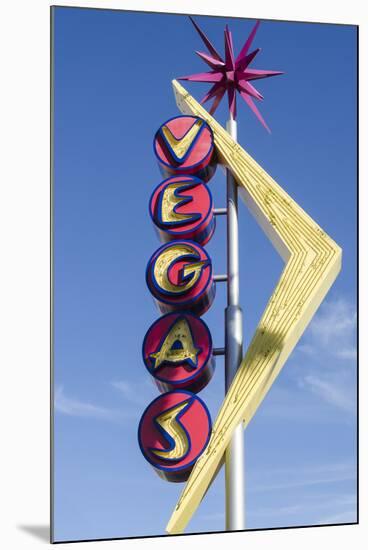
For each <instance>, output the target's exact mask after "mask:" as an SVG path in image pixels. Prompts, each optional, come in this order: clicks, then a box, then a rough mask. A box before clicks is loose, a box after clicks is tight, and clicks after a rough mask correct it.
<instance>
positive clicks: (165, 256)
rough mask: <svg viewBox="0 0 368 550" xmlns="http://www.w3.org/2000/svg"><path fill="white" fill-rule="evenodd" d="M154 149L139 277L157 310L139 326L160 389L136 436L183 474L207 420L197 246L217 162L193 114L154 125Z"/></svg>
mask: <svg viewBox="0 0 368 550" xmlns="http://www.w3.org/2000/svg"><path fill="white" fill-rule="evenodd" d="M154 152H155V155H156V158H157V161H158V164H159V168H160V170H161V173H162V175H163V176H164V177H165V180H164V181H162V182H161V183H160V184H159V185H158V186H157V187H156V188H155V189H154V191H153V193H152V195H151V198H150V201H149V212H150V216H151V219H152V221H153V223H154V226H155V228H156V230H157V234H158V236H159V238H160V240H161V241H163V242H164V244H163V245H162V246H161V247H159V248H158V249H157V250H156V251H155V252H154V253H153V255H152V256H151V258H150V260H149V261H148V264H147V269H146V282H147V286H148V288H149V290H150V292H151V294H152V296H153V297H154V300H155V302H156V305H157V307H158V309H159V311H160V312H161V313H162V314H163V316H162V317H161V318H160V319H158V320H157V321H155V322H154V323H153V325H152V326H151V327H150V328H149V329H148V331H147V333H146V336H145V338H144V341H143V361H144V364H145V366H146V368H147V370H148V372H149V374H150V376H152V378H153V379H154V381H155V383H156V385H157V388H158V390H159V391H160V392H162V395H161V396H159V397H158V398H157V399H155V400H154V401H153V402H152V403H151V404H150V405H149V406H148V407H147V409H146V410H145V412H144V413H143V416H142V419H141V422H140V425H139V429H138V437H139V444H140V447H141V450H142V453H143V455H144V457H145V458H146V459H147V461H148V462H149V463H150V464H151V465H152V466H153V467H154V468H155V470H156V471H157V473H158V474H159V475H160V476H161V477H163V478H165V479H167V480H168V481H186V480H187V479H188V477H189V474H190V472H191V470H192V468H193V465H194V464H195V462H196V460H197V459H198V457H199V456H200V455H201V454H202V453H203V451H204V450H205V448H206V445H207V443H208V441H209V437H210V433H211V426H212V423H211V418H210V414H209V411H208V409H207V407H206V405H205V403H204V402H203V401H202V400H201V399H200V398H199V397H198V396H197V393H198V392H200V391H201V390H202V389H203V388H204V387H205V386H206V385H207V384H208V383H209V381H210V380H211V378H212V375H213V373H214V369H215V358H214V350H213V346H212V338H211V334H210V331H209V329H208V327H207V325H206V323H205V322H204V321H203V320H202V319H201V315H203V314H204V313H205V312H206V311H207V310H208V309H209V307H210V306H211V304H212V303H213V300H214V297H215V281H214V276H213V270H212V261H211V258H210V257H209V255H208V253H207V252H206V250H205V248H204V245H205V244H206V243H207V242H208V241H209V240H210V239H211V237H212V235H213V234H214V230H215V217H214V208H213V200H212V195H211V192H210V190H209V188H208V187H207V182H208V181H209V180H210V179H211V177H212V176H213V174H214V172H215V169H216V155H215V148H214V142H213V134H212V131H211V129H210V127H209V126H208V124H206V122H205V121H204V120H203V119H200V118H199V117H193V116H178V117H174V118H172V119H170V120H168V121H167V122H165V123H164V124H162V125H161V127H160V128H159V129H158V131H157V132H156V135H155V138H154Z"/></svg>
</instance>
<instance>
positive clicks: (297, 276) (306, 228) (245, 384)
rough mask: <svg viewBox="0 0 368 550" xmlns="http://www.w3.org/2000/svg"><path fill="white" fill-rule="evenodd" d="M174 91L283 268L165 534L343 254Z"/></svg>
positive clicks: (195, 499)
mask: <svg viewBox="0 0 368 550" xmlns="http://www.w3.org/2000/svg"><path fill="white" fill-rule="evenodd" d="M173 87H174V93H175V96H176V102H177V105H178V107H179V109H180V110H181V111H182V112H183V113H184V114H190V115H195V116H199V117H201V118H203V119H204V120H205V121H206V122H207V123H208V124H209V125H210V127H211V128H212V130H213V134H214V139H215V145H216V149H217V154H218V157H219V159H220V162H221V163H222V164H224V165H226V166H227V167H229V169H230V170H231V172H232V173H233V175H234V178H235V180H236V182H237V184H238V186H239V191H240V195H241V197H242V199H243V200H244V202H245V204H246V205H247V207H248V208H249V210H250V211H251V212H252V214H253V215H254V217H255V219H256V221H257V222H258V224H259V225H260V226H261V227H262V229H263V230H264V232H265V233H266V235H267V237H268V238H269V239H270V240H271V242H272V244H273V245H274V246H275V248H276V249H277V251H278V252H279V254H280V255H281V257H282V258H283V260H284V261H285V264H286V265H285V268H284V270H283V272H282V274H281V277H280V279H279V281H278V283H277V286H276V288H275V290H274V292H273V294H272V295H271V297H270V300H269V302H268V304H267V307H266V309H265V311H264V313H263V315H262V318H261V320H260V323H259V325H258V327H257V329H256V331H255V334H254V336H253V338H252V341H251V343H250V345H249V347H248V350H247V352H246V354H245V356H244V358H243V361H242V363H241V365H240V367H239V369H238V371H237V374H236V376H235V378H234V380H233V382H232V384H231V386H230V388H229V391H228V393H227V394H226V397H225V399H224V401H223V403H222V406H221V409H220V411H219V413H218V416H217V419H216V421H215V423H214V426H213V430H212V434H211V438H210V441H209V443H208V446H207V448H206V450H205V452H204V453H203V454H202V455H201V457H200V458H199V459H198V460H197V462H196V464H195V466H194V468H193V470H192V473H191V475H190V477H189V479H188V481H187V483H186V485H185V487H184V490H183V492H182V494H181V496H180V498H179V501H178V503H177V505H176V508H175V510H174V512H173V514H172V516H171V518H170V521H169V523H168V525H167V527H166V529H167V531H168V532H169V533H181V532H183V531H184V529H185V527H186V525H187V524H188V522H189V520H190V518H191V516H192V515H193V513H194V512H195V510H196V509H197V507H198V506H199V504H200V502H201V500H202V498H203V497H204V495H205V493H206V491H207V489H208V487H209V485H210V484H211V482H212V481H213V479H214V477H215V476H216V474H217V472H218V470H219V466H220V465H221V463H222V461H223V457H224V452H225V450H226V447H227V445H228V444H229V442H230V439H231V435H232V433H233V431H234V429H235V428H236V426H237V425H238V424H239V423H240V422H243V424H244V427H246V426H247V424H248V422H249V421H250V420H251V418H252V417H253V415H254V413H255V412H256V410H257V409H258V407H259V405H260V404H261V402H262V400H263V398H264V397H265V395H266V393H267V391H268V390H269V388H270V387H271V385H272V383H273V381H274V380H275V378H276V376H277V375H278V373H279V372H280V370H281V368H282V366H283V365H284V363H285V361H286V359H287V358H288V356H289V355H290V353H291V351H292V350H293V348H294V347H295V345H296V343H297V342H298V340H299V338H300V336H301V335H302V333H303V332H304V330H305V328H306V326H307V325H308V323H309V321H310V320H311V318H312V317H313V315H314V313H315V311H316V309H317V308H318V306H319V305H320V303H321V302H322V300H323V298H324V297H325V295H326V293H327V292H328V290H329V288H330V287H331V285H332V283H333V282H334V280H335V278H336V277H337V274H338V273H339V271H340V269H341V256H342V251H341V248H340V247H339V246H338V245H337V244H336V243H335V242H334V241H333V240H332V239H331V238H330V237H329V236H328V235H327V234H326V233H325V232H324V231H323V230H322V229H321V228H320V227H319V226H318V225H317V224H316V222H315V221H314V220H312V219H311V218H310V217H309V216H308V215H307V214H306V213H305V212H304V210H302V208H301V207H300V206H299V205H298V204H296V202H295V201H294V200H293V199H292V198H291V197H290V196H289V195H288V194H287V193H286V192H285V191H284V190H283V189H282V188H281V187H280V186H279V185H278V184H277V183H276V182H275V181H274V180H273V179H272V178H271V177H270V176H269V175H268V174H267V173H266V172H265V171H264V170H263V169H262V168H261V167H260V166H259V165H258V164H257V163H256V162H255V160H253V159H252V157H251V156H250V155H248V154H247V153H246V152H245V151H244V149H242V148H241V147H240V145H239V144H238V143H237V142H235V141H234V140H233V139H232V138H231V137H230V135H229V134H228V133H227V132H226V131H225V130H224V128H223V127H222V126H221V125H220V124H218V122H216V120H215V119H214V118H212V117H211V116H210V115H209V114H208V112H207V111H206V110H205V109H203V107H201V105H199V103H198V102H197V101H196V100H195V99H194V98H193V97H192V96H191V95H190V94H189V93H188V92H187V91H186V90H185V89H184V88H183V87H182V86H181V85H180V84H179V83H178V82H177V81H176V80H174V81H173ZM240 242H241V235H240Z"/></svg>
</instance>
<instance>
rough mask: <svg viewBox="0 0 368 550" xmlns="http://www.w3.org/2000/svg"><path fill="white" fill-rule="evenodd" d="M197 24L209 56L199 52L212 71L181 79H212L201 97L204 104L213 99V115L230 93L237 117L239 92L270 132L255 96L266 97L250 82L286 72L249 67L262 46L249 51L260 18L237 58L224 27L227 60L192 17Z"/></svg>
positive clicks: (230, 102)
mask: <svg viewBox="0 0 368 550" xmlns="http://www.w3.org/2000/svg"><path fill="white" fill-rule="evenodd" d="M190 20H191V21H192V23H193V25H194V27H195V28H196V30H197V32H198V34H199V35H200V37H201V38H202V40H203V42H204V44H205V45H206V48H207V49H208V51H209V54H210V55H208V54H207V53H204V52H198V51H197V52H196V54H198V55H199V57H200V58H201V59H203V61H204V62H205V63H207V65H209V67H210V68H211V70H210V71H208V72H206V73H197V74H192V75H189V76H182V77H179V78H178V80H190V81H192V82H209V83H213V86H212V87H211V88H210V90H209V91H208V92H207V94H206V95H205V96H204V98H203V99H202V101H201V103H205V102H206V101H209V100H210V99H213V100H214V101H213V103H212V106H211V109H210V111H209V112H210V114H211V115H212V114H213V113H214V112H215V111H216V109H217V107H218V105H219V103H220V101H221V99H222V98H223V96H224V95H225V93H226V92H227V95H228V100H229V109H230V113H231V116H232V118H233V119H234V120H235V119H236V92H239V94H240V95H241V97H242V98H243V99H244V101H245V102H246V103H247V104H248V106H249V107H250V108H251V109H252V111H253V113H254V114H255V115H256V117H257V118H258V119H259V120H260V122H261V123H262V124H263V126H264V127H265V128H266V129H267V130H268V131H269V132H270V129H269V127H268V126H267V124H266V122H265V121H264V119H263V117H262V115H261V113H260V112H259V110H258V108H257V106H256V104H255V103H254V100H253V98H254V99H258V100H262V99H263V96H262V95H261V94H260V93H259V92H258V90H256V88H255V87H254V86H253V85H252V84H251V83H250V81H251V80H259V79H261V78H268V77H270V76H277V75H279V74H284V73H283V72H280V71H264V70H260V69H250V68H249V65H250V64H251V62H252V61H253V59H254V58H255V57H256V55H257V53H258V52H259V51H260V48H257V49H255V50H253V51H252V52H250V53H248V52H249V50H250V47H251V45H252V42H253V40H254V37H255V34H256V32H257V29H258V27H259V24H260V21H257V22H256V24H255V25H254V27H253V29H252V32H251V33H250V35H249V36H248V38H247V40H246V42H245V44H244V46H243V47H242V49H241V51H240V53H239V55H238V56H237V57H236V58H235V57H234V48H233V39H232V35H231V32H230V30H229V27H228V26H227V25H226V27H225V31H224V32H225V60H223V59H222V57H221V56H220V54H219V53H218V52H217V50H216V49H215V47H214V46H213V45H212V44H211V42H210V40H209V39H208V38H207V36H206V35H205V34H204V32H203V31H202V30H201V29H200V28H199V26H198V25H197V23H196V22H195V21H194V19H192V17H190Z"/></svg>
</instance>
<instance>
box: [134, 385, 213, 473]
mask: <svg viewBox="0 0 368 550" xmlns="http://www.w3.org/2000/svg"><path fill="white" fill-rule="evenodd" d="M168 393H170V394H172V393H185V394H187V395H189V396H190V398H191V400H192V402H193V401H195V400H196V399H198V401H199V402H200V403H201V404H202V405H203V408H204V410H205V413H206V414H207V419H208V426H209V430H208V435H207V438H206V442H205V444H204V446H203V449H202V451H201V453H200V454H199V455H198V456H197V457H196V458H194V459H193V460H192V461H191V462H189V464H185V466H180V467H179V468H167V467H165V466H161V464H155V463H154V462H153V460H150V459H149V458H148V456H147V454H146V452H145V450H144V447H143V443H142V440H141V427H142V424H143V419H144V417H145V415H146V412H147V411H148V409H149V408H150V406H151V405H153V403H155V402H156V401H158V400H159V399H162V398H163V396H165V395H167V394H168ZM183 428H184V430H185V431H186V428H185V426H183ZM186 433H188V432H187V431H186ZM211 433H212V419H211V415H210V411H209V410H208V407H207V405H206V403H205V402H204V401H203V399H201V398H200V397H198V395H196V394H195V393H193V392H190V391H188V390H172V391H169V392H165V393H161V394H160V395H159V396H158V397H156V398H155V399H154V400H153V401H151V403H150V404H149V405H148V406H147V407H146V408H145V409H144V411H143V414H142V416H141V419H140V421H139V424H138V444H139V448H140V450H141V453H142V454H143V456H144V458H145V459H146V460H147V462H149V463H150V464H151V466H153V467H154V468H157V469H158V470H162V471H164V472H180V471H182V470H186V469H188V468H190V467H191V466H192V465H193V464H195V463H196V462H197V460H198V459H199V457H200V456H201V455H202V454H203V453H204V451H205V450H206V447H207V445H208V442H209V440H210V437H211ZM188 439H189V445H190V449H191V443H192V441H191V438H188ZM188 453H189V451H188ZM186 456H187V455H186Z"/></svg>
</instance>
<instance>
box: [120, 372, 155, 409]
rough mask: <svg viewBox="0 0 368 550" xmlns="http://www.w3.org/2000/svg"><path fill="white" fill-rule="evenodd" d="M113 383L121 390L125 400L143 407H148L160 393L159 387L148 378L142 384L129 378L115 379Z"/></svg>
mask: <svg viewBox="0 0 368 550" xmlns="http://www.w3.org/2000/svg"><path fill="white" fill-rule="evenodd" d="M111 385H112V386H113V388H115V389H116V390H118V391H119V393H120V394H121V395H122V396H123V397H124V400H125V401H128V402H129V403H132V404H134V405H140V406H141V407H147V405H148V404H149V403H150V402H151V401H152V399H154V398H155V397H157V396H158V394H159V392H158V389H157V387H156V386H155V385H154V384H153V383H152V382H151V380H149V379H147V378H145V379H144V383H142V384H135V383H133V382H128V381H127V380H115V381H113V382H111Z"/></svg>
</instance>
